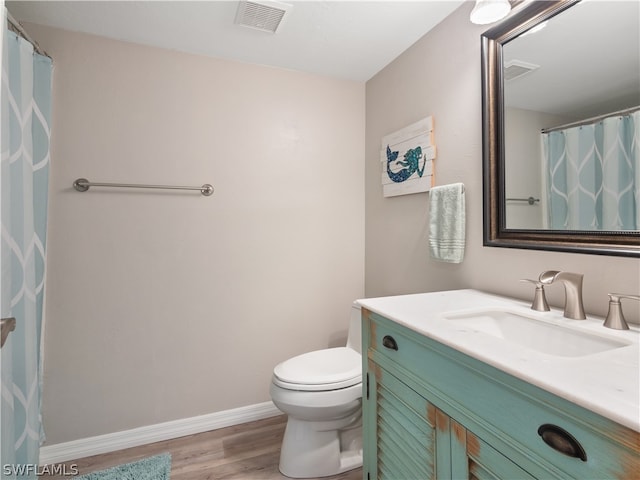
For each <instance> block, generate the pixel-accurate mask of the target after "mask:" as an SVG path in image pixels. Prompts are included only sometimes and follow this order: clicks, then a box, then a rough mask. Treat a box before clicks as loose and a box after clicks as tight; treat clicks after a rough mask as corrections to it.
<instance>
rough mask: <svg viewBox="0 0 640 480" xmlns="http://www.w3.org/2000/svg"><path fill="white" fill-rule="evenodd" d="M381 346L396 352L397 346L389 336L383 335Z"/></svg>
mask: <svg viewBox="0 0 640 480" xmlns="http://www.w3.org/2000/svg"><path fill="white" fill-rule="evenodd" d="M382 346H383V347H386V348H388V349H390V350H396V351H397V350H398V344H397V343H396V340H395V339H394V338H393V337H392V336H391V335H385V336H384V338H383V339H382Z"/></svg>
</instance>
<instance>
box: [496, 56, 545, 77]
mask: <svg viewBox="0 0 640 480" xmlns="http://www.w3.org/2000/svg"><path fill="white" fill-rule="evenodd" d="M538 68H540V65H534V64H533V63H527V62H523V61H521V60H511V61H509V62H506V63H505V64H504V80H505V82H506V81H509V80H514V79H516V78H518V77H521V76H522V75H526V74H527V73H529V72H532V71H534V70H536V69H538Z"/></svg>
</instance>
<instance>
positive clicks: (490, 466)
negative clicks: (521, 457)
mask: <svg viewBox="0 0 640 480" xmlns="http://www.w3.org/2000/svg"><path fill="white" fill-rule="evenodd" d="M451 469H452V475H451V478H453V479H469V480H535V477H533V476H531V475H529V474H528V473H527V472H526V471H525V470H523V469H522V468H520V467H519V466H518V465H516V464H515V463H513V462H512V461H511V460H509V459H508V458H507V457H505V456H504V455H502V454H501V453H500V452H498V451H497V450H495V449H494V448H492V447H491V446H490V445H489V444H487V443H485V442H483V441H482V440H481V439H479V438H478V437H476V436H475V435H474V434H473V433H472V432H470V431H468V430H466V429H465V428H464V427H463V426H462V425H460V424H459V423H457V422H456V421H455V420H451Z"/></svg>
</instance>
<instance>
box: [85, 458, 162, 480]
mask: <svg viewBox="0 0 640 480" xmlns="http://www.w3.org/2000/svg"><path fill="white" fill-rule="evenodd" d="M170 472H171V455H170V454H168V453H163V454H162V455H156V456H155V457H149V458H143V459H142V460H138V461H137V462H131V463H125V464H124V465H118V466H117V467H112V468H108V469H107V470H101V471H99V472H93V473H88V474H86V475H81V476H79V477H74V478H75V479H76V480H169V474H170Z"/></svg>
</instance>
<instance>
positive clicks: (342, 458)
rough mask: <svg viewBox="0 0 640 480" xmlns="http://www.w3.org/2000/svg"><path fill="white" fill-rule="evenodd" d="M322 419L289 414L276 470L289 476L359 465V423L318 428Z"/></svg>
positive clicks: (327, 473)
mask: <svg viewBox="0 0 640 480" xmlns="http://www.w3.org/2000/svg"><path fill="white" fill-rule="evenodd" d="M319 425H322V426H323V428H326V422H309V421H304V420H298V419H296V418H292V417H289V420H288V422H287V428H286V430H285V433H284V439H283V441H282V450H281V452H280V467H279V468H280V472H281V473H282V474H283V475H285V476H287V477H290V478H316V477H328V476H331V475H337V474H339V473H343V472H346V471H349V470H353V469H354V468H358V467H361V466H362V423H361V421H359V419H358V420H356V421H355V422H354V423H353V424H352V425H351V426H348V427H347V428H344V429H342V430H337V429H336V430H323V431H318V429H317V428H318V426H319Z"/></svg>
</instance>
